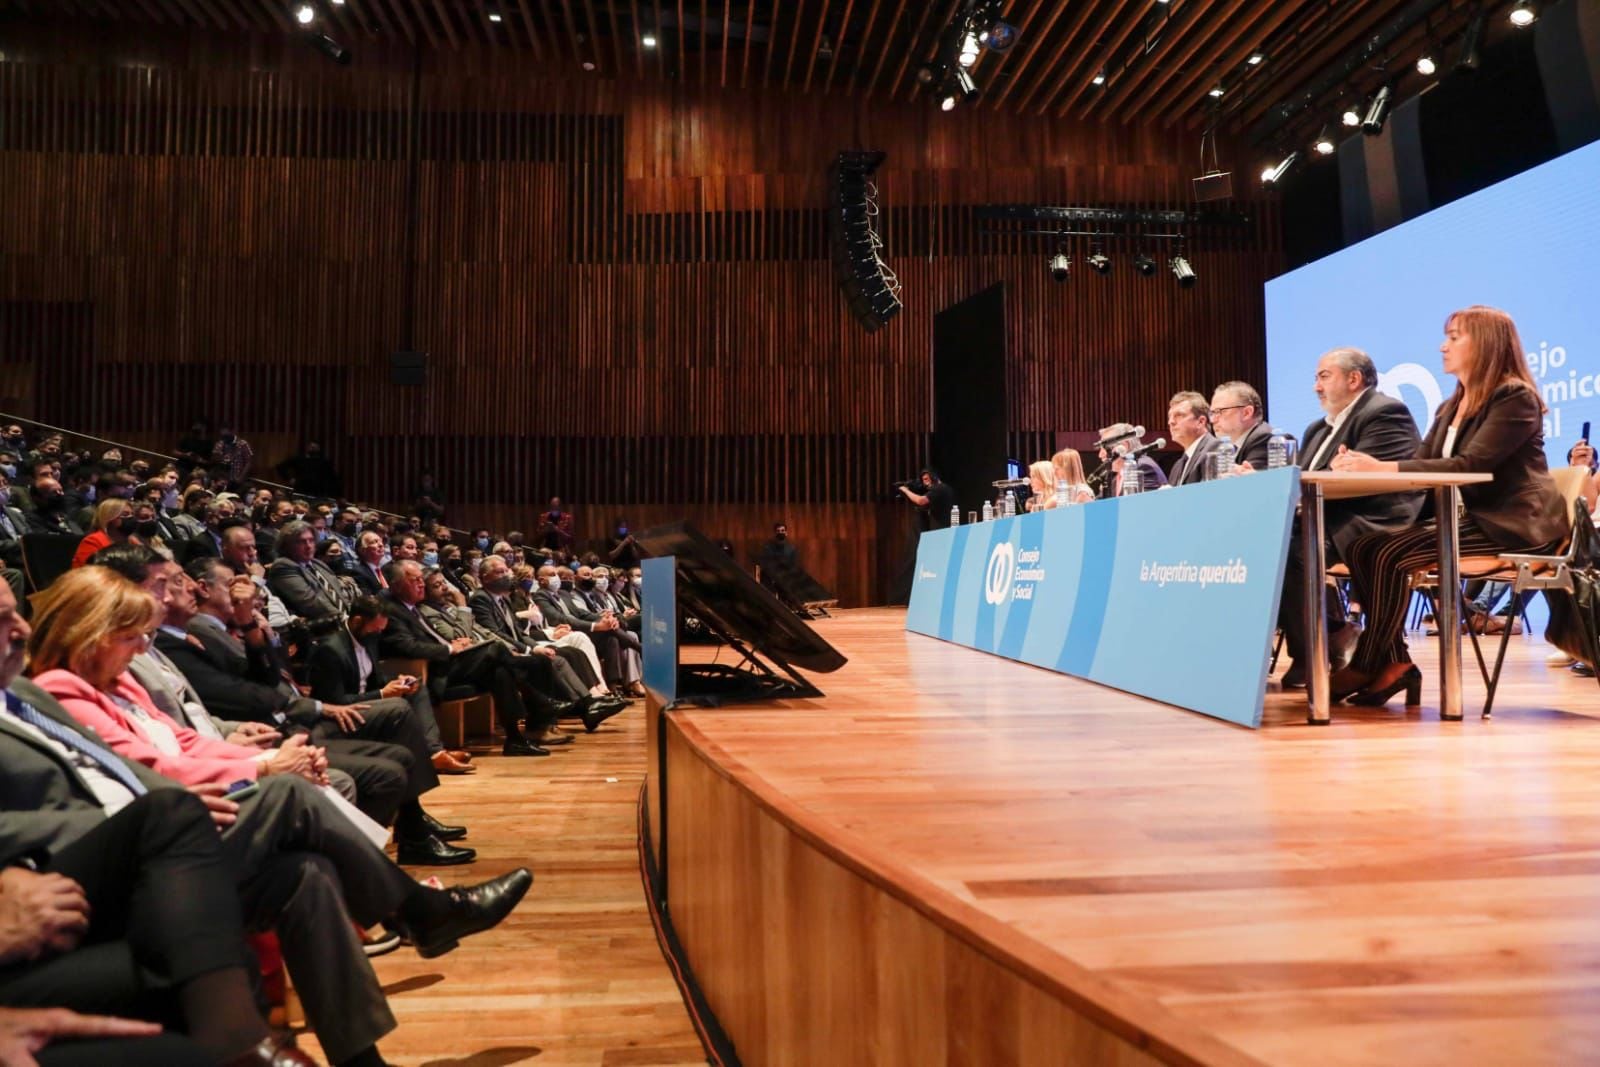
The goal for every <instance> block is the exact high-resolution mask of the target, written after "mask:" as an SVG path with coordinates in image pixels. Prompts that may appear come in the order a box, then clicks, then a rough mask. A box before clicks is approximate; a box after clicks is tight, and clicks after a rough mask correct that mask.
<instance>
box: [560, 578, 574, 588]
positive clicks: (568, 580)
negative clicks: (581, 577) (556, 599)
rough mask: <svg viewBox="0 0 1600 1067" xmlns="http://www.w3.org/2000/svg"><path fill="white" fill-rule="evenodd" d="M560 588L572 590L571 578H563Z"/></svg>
mask: <svg viewBox="0 0 1600 1067" xmlns="http://www.w3.org/2000/svg"><path fill="white" fill-rule="evenodd" d="M561 588H563V589H569V590H570V589H571V588H572V579H571V578H563V579H561Z"/></svg>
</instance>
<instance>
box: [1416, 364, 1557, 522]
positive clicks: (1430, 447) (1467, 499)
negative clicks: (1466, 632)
mask: <svg viewBox="0 0 1600 1067" xmlns="http://www.w3.org/2000/svg"><path fill="white" fill-rule="evenodd" d="M1460 403H1461V396H1460V394H1459V393H1457V394H1456V395H1455V396H1452V397H1451V398H1450V399H1448V400H1446V401H1445V402H1444V403H1443V404H1441V405H1439V410H1438V412H1437V413H1435V415H1434V416H1433V426H1432V427H1430V428H1429V430H1428V436H1427V437H1425V438H1424V439H1423V441H1422V448H1421V450H1420V451H1419V452H1418V453H1417V457H1416V458H1415V459H1407V460H1401V461H1400V469H1401V470H1402V471H1418V472H1427V473H1430V474H1444V473H1451V474H1468V473H1472V474H1493V475H1494V481H1492V482H1486V483H1484V484H1482V485H1469V486H1465V487H1463V488H1462V490H1461V502H1462V503H1463V504H1464V505H1466V509H1467V514H1468V516H1470V517H1471V519H1472V521H1473V522H1475V523H1477V526H1478V529H1480V530H1482V531H1483V532H1484V534H1485V535H1487V536H1488V538H1489V539H1490V540H1491V541H1494V542H1495V543H1496V544H1499V545H1503V546H1505V547H1506V548H1511V549H1517V548H1532V547H1536V546H1541V545H1548V544H1551V543H1553V542H1556V541H1560V540H1561V539H1562V538H1564V537H1565V536H1566V535H1567V532H1568V524H1567V513H1566V505H1565V504H1564V502H1563V501H1562V499H1561V494H1560V493H1559V492H1558V491H1557V490H1556V483H1555V482H1553V481H1552V480H1551V479H1550V469H1549V466H1548V465H1547V464H1546V463H1545V458H1544V412H1543V410H1542V405H1541V403H1540V400H1539V395H1538V394H1537V393H1535V392H1534V391H1533V390H1532V389H1530V388H1528V387H1527V386H1525V385H1521V384H1514V383H1509V382H1508V383H1506V384H1503V385H1501V386H1500V387H1499V388H1497V389H1495V391H1494V392H1493V393H1491V394H1490V396H1489V399H1488V401H1487V402H1486V403H1485V404H1484V405H1483V406H1482V407H1480V408H1479V409H1478V410H1477V411H1476V412H1474V413H1473V415H1472V416H1471V417H1470V418H1467V419H1464V420H1462V423H1461V426H1460V427H1459V428H1458V429H1457V431H1456V442H1455V447H1454V448H1453V449H1452V450H1451V451H1452V453H1453V454H1452V455H1451V456H1450V457H1449V458H1448V459H1446V458H1444V457H1443V456H1442V453H1443V452H1444V439H1445V434H1446V432H1447V431H1448V429H1449V426H1450V421H1451V420H1452V419H1454V418H1455V414H1456V409H1457V408H1458V407H1459V406H1460ZM1431 506H1432V503H1431V501H1430V503H1429V507H1431ZM1424 514H1426V512H1425V513H1424Z"/></svg>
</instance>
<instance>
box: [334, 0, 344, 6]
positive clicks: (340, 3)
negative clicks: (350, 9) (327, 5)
mask: <svg viewBox="0 0 1600 1067" xmlns="http://www.w3.org/2000/svg"><path fill="white" fill-rule="evenodd" d="M333 6H334V7H343V6H344V0H333Z"/></svg>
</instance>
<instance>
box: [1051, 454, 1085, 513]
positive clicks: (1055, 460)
mask: <svg viewBox="0 0 1600 1067" xmlns="http://www.w3.org/2000/svg"><path fill="white" fill-rule="evenodd" d="M1050 466H1051V468H1052V469H1053V470H1054V472H1055V480H1056V482H1057V483H1060V482H1066V483H1067V485H1068V486H1070V487H1072V489H1073V495H1074V497H1075V499H1074V500H1073V501H1072V502H1073V503H1074V504H1086V503H1088V502H1089V501H1091V500H1093V499H1094V491H1093V490H1091V489H1090V488H1089V486H1088V484H1087V483H1088V481H1089V479H1088V478H1086V477H1084V474H1083V459H1082V457H1080V456H1079V455H1078V450H1077V449H1075V448H1063V449H1062V450H1061V451H1060V452H1057V453H1056V454H1055V455H1053V456H1051V457H1050ZM1061 503H1062V502H1061V501H1060V500H1057V501H1056V504H1057V506H1060V504H1061Z"/></svg>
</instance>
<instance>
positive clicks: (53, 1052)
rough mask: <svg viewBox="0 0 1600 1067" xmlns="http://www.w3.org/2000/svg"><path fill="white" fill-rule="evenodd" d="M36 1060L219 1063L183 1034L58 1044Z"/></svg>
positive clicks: (158, 1066) (163, 1065)
mask: <svg viewBox="0 0 1600 1067" xmlns="http://www.w3.org/2000/svg"><path fill="white" fill-rule="evenodd" d="M33 1058H34V1059H35V1060H37V1061H38V1063H39V1067H108V1065H109V1064H115V1065H116V1067H212V1065H213V1064H215V1063H216V1060H215V1058H213V1057H212V1056H211V1055H210V1054H208V1053H207V1052H206V1051H205V1050H204V1049H202V1048H201V1047H200V1046H199V1045H197V1044H195V1043H194V1042H193V1041H190V1040H189V1039H188V1038H186V1037H184V1036H183V1035H182V1034H157V1035H155V1036H154V1037H119V1038H94V1039H91V1040H86V1041H57V1042H53V1043H51V1044H50V1046H49V1047H47V1048H44V1049H41V1050H40V1051H38V1052H35V1053H34V1054H33Z"/></svg>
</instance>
